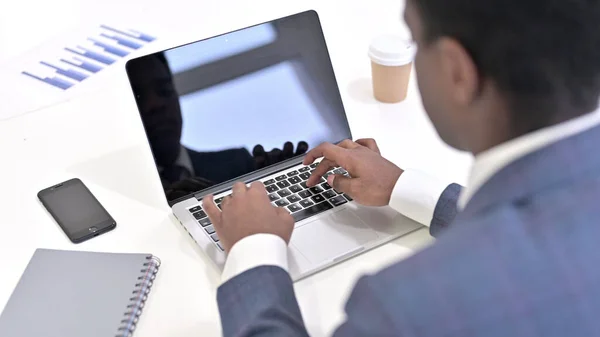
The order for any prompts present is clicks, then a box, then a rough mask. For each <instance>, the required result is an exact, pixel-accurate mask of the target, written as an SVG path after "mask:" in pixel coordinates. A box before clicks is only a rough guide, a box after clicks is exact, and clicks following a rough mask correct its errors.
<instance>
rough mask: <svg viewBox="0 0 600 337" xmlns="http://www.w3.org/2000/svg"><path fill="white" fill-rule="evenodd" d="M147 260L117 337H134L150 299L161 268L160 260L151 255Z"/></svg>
mask: <svg viewBox="0 0 600 337" xmlns="http://www.w3.org/2000/svg"><path fill="white" fill-rule="evenodd" d="M146 260H148V262H146V263H144V268H143V269H141V270H140V273H141V274H142V276H140V277H138V278H137V280H138V282H137V283H136V284H135V287H134V290H133V291H132V293H131V294H132V295H133V296H132V297H131V298H129V302H130V304H128V305H127V309H126V311H125V314H124V317H125V318H124V319H123V320H121V326H120V327H119V328H118V329H117V334H116V335H115V337H130V336H132V335H133V331H134V330H135V325H136V324H137V322H138V319H139V317H140V315H141V314H142V309H143V308H144V304H145V303H146V300H147V299H148V293H149V292H150V289H151V288H152V282H153V281H154V279H155V278H156V273H158V268H159V267H160V259H159V258H157V257H155V256H152V255H149V256H147V257H146Z"/></svg>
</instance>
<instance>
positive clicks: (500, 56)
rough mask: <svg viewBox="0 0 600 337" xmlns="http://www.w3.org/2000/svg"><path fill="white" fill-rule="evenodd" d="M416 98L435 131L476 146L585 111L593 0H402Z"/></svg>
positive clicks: (594, 80)
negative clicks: (413, 51) (414, 48)
mask: <svg viewBox="0 0 600 337" xmlns="http://www.w3.org/2000/svg"><path fill="white" fill-rule="evenodd" d="M405 18H406V21H407V23H408V25H409V27H410V29H411V31H412V34H413V38H414V39H415V41H416V42H417V44H418V52H417V56H416V59H415V67H416V70H417V78H418V81H419V88H420V90H421V94H422V97H423V104H424V106H425V109H426V110H427V113H428V114H429V117H430V118H431V120H432V121H433V123H434V125H435V127H436V129H437V130H438V132H439V134H440V136H441V137H442V138H443V139H444V141H446V142H447V143H448V144H450V145H451V146H453V147H456V148H459V149H462V150H467V151H471V152H474V153H479V152H481V151H483V150H486V149H487V148H489V147H491V146H494V145H496V144H498V143H500V142H503V141H506V140H508V139H510V138H514V137H516V136H519V135H523V134H525V133H528V132H531V131H534V130H537V129H540V128H543V127H545V126H549V125H552V124H556V123H559V122H562V121H565V120H567V119H570V118H573V117H577V116H580V115H583V114H585V113H588V112H591V111H593V110H594V109H595V108H596V107H597V104H598V99H599V95H600V29H598V23H600V0H487V1H473V0H407V5H406V11H405Z"/></svg>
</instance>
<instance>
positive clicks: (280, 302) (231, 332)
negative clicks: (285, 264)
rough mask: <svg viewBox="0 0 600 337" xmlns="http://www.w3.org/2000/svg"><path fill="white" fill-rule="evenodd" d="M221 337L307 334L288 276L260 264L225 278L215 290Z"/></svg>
mask: <svg viewBox="0 0 600 337" xmlns="http://www.w3.org/2000/svg"><path fill="white" fill-rule="evenodd" d="M217 302H218V304H219V313H220V315H221V324H222V327H223V336H224V337H249V336H261V337H263V336H289V337H296V336H308V332H307V331H306V328H305V327H304V322H303V321H302V314H301V313H300V308H299V307H298V302H297V301H296V295H295V293H294V287H293V283H292V279H291V278H290V275H289V274H288V273H287V272H286V271H285V270H283V269H282V268H280V267H275V266H261V267H256V268H253V269H251V270H248V271H246V272H244V273H242V274H240V275H238V276H236V277H234V278H232V279H231V280H229V281H227V282H226V283H224V284H223V285H221V287H219V289H218V291H217Z"/></svg>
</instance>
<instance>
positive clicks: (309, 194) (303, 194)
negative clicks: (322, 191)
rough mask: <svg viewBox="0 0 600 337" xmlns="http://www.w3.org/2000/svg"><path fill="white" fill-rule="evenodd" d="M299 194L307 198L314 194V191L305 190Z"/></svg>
mask: <svg viewBox="0 0 600 337" xmlns="http://www.w3.org/2000/svg"><path fill="white" fill-rule="evenodd" d="M298 195H299V196H300V197H301V198H302V199H306V198H308V197H310V196H311V195H312V193H310V191H309V190H304V191H302V192H300V193H298Z"/></svg>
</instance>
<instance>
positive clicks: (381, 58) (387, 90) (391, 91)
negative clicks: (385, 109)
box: [369, 35, 416, 103]
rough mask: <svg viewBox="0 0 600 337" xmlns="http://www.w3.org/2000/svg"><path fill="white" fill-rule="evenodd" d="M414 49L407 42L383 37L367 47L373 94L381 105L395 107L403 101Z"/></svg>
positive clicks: (391, 36)
mask: <svg viewBox="0 0 600 337" xmlns="http://www.w3.org/2000/svg"><path fill="white" fill-rule="evenodd" d="M415 52H416V48H415V46H414V45H413V44H412V43H410V42H408V41H407V40H405V39H403V38H401V37H398V36H394V35H382V36H379V37H377V38H375V39H373V42H372V43H371V46H370V47H369V57H370V58H371V69H372V72H373V94H374V96H375V99H377V100H378V101H380V102H384V103H398V102H401V101H403V100H404V99H405V98H406V95H407V93H408V82H409V80H410V72H411V69H412V62H413V59H414V57H415Z"/></svg>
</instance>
